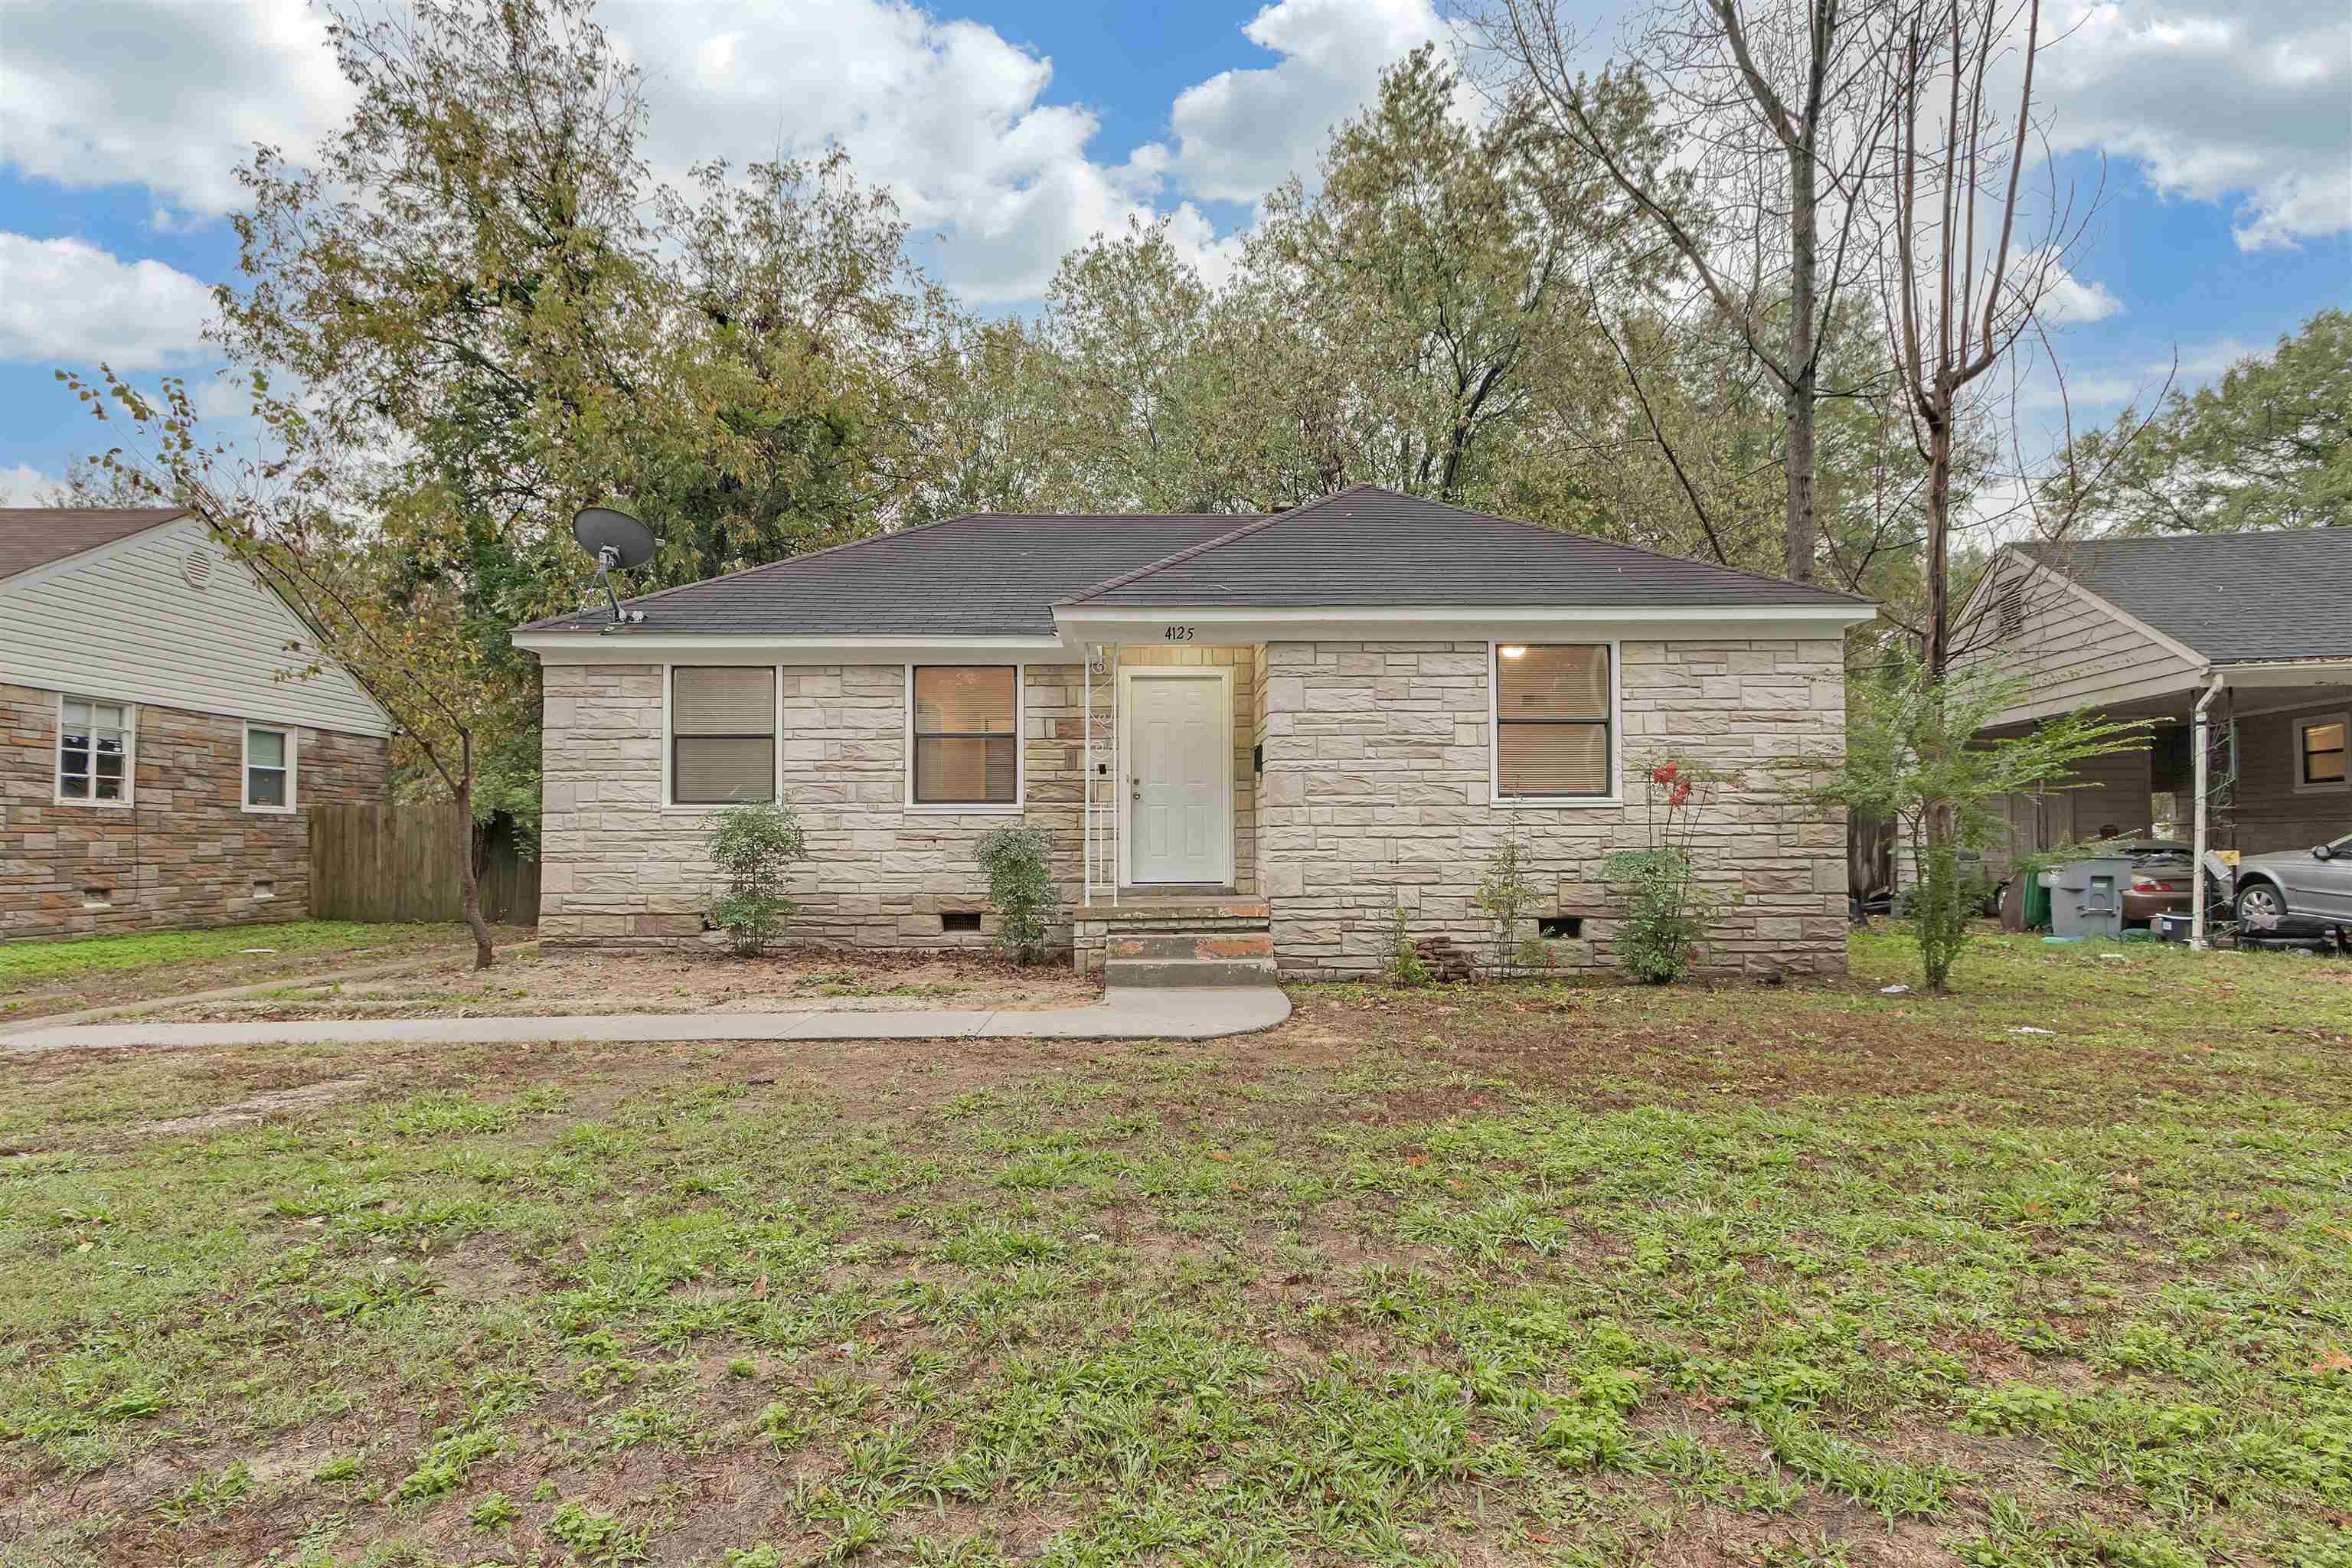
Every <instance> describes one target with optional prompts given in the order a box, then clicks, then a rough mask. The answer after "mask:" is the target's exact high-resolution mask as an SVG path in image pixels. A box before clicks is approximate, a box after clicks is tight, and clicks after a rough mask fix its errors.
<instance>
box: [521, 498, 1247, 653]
mask: <svg viewBox="0 0 2352 1568" xmlns="http://www.w3.org/2000/svg"><path fill="white" fill-rule="evenodd" d="M1248 521H1251V520H1250V519H1249V518H1246V517H1202V516H1196V515H1189V514H1176V515H1161V514H1151V513H1141V512H1129V513H1123V514H1116V513H1115V514H1111V515H1108V516H1089V515H1084V514H1079V513H1074V512H1055V513H1045V514H1039V515H1025V514H1021V513H1010V512H968V513H966V514H964V515H963V516H961V517H951V518H949V519H947V520H946V521H942V522H934V523H928V524H925V525H924V526H922V527H920V528H909V529H906V530H903V531H899V532H897V533H881V534H877V535H875V536H874V537H873V538H871V539H861V540H857V541H856V542H852V543H849V544H841V545H835V547H834V548H832V549H830V550H819V551H816V552H814V553H812V554H808V555H795V556H793V557H791V558H789V559H787V560H783V561H775V562H771V563H768V564H767V565H765V566H754V567H752V568H751V569H750V570H749V571H744V572H735V573H730V574H728V575H727V576H724V577H713V578H710V579H709V580H708V581H705V582H701V583H689V584H686V585H685V586H684V587H678V588H669V589H665V590H664V591H662V592H661V593H658V594H646V595H642V596H640V597H638V598H635V599H625V600H623V601H622V603H623V604H625V605H628V606H629V607H630V608H632V609H641V610H643V611H645V613H646V619H645V626H644V628H643V629H644V630H646V631H648V632H765V633H769V634H772V635H780V636H813V637H1052V636H1053V635H1054V602H1055V600H1056V599H1060V598H1065V597H1066V596H1068V595H1071V594H1074V593H1076V592H1077V591H1078V590H1079V589H1081V588H1085V587H1087V586H1088V585H1089V584H1095V583H1099V582H1101V581H1102V580H1103V579H1104V578H1106V577H1108V576H1111V575H1113V574H1118V573H1122V572H1129V571H1132V570H1133V569H1134V568H1136V567H1138V566H1142V565H1147V564H1149V563H1151V562H1154V561H1161V560H1165V559H1166V558H1167V557H1169V556H1171V555H1172V554H1174V553H1175V552H1178V551H1180V550H1182V549H1184V548H1186V547H1187V546H1188V545H1192V544H1197V543H1199V542H1202V540H1204V539H1214V538H1216V537H1218V536H1220V535H1222V534H1227V533H1231V532H1232V531H1234V530H1235V529H1236V528H1239V527H1241V526H1242V525H1243V524H1244V523H1246V522H1248ZM603 621H604V612H603V611H602V610H601V609H590V610H583V611H581V612H580V613H579V614H577V615H570V616H551V617H550V618H548V619H546V620H543V621H537V622H533V623H532V624H531V625H530V626H528V627H525V628H522V629H524V630H529V631H570V630H574V629H579V628H582V627H587V628H590V629H593V627H594V626H598V625H601V624H602V623H603Z"/></svg>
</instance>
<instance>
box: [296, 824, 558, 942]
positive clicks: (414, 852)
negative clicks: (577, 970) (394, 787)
mask: <svg viewBox="0 0 2352 1568" xmlns="http://www.w3.org/2000/svg"><path fill="white" fill-rule="evenodd" d="M309 816H310V918H311V919H312V920H321V921H455V920H463V919H464V918H465V915H466V907H465V903H466V900H465V894H464V893H463V891H461V890H460V889H459V888H458V886H457V854H456V852H455V850H454V849H453V848H452V847H451V845H450V838H451V837H452V836H451V834H450V831H449V808H448V807H447V806H446V805H314V806H311V807H310V811H309ZM480 881H481V887H482V918H483V919H485V920H487V921H491V922H492V923H494V924H498V925H537V924H538V923H539V862H538V861H537V860H526V859H524V858H522V856H521V854H520V852H519V851H518V849H517V847H516V844H515V835H514V831H513V826H512V825H511V824H510V823H509V822H508V820H507V819H506V818H505V817H504V816H500V817H499V818H498V819H497V820H496V821H495V822H493V823H492V824H491V826H490V830H489V833H488V844H487V845H486V846H485V848H484V853H483V861H482V871H481V878H480Z"/></svg>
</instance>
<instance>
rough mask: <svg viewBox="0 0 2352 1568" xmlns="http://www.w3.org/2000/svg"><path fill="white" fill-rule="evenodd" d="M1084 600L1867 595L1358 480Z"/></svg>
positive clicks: (1837, 600)
mask: <svg viewBox="0 0 2352 1568" xmlns="http://www.w3.org/2000/svg"><path fill="white" fill-rule="evenodd" d="M1072 602H1076V603H1082V604H1085V605H1089V606H1094V605H1101V606H1104V607H1106V608H1109V607H1115V606H1119V605H1135V606H1139V607H1150V606H1159V605H1199V606H1202V607H1203V608H1228V607H1230V608H1257V607H1267V608H1271V607H1276V606H1286V607H1294V608H1297V607H1305V606H1309V605H1314V606H1323V605H1330V606H1353V605H1365V606H1370V605H1415V606H1419V605H1446V606H1477V605H1579V606H1582V605H1599V606H1610V607H1613V606H1618V605H1623V606H1627V607H1641V606H1652V605H1851V604H1861V603H1864V602H1865V601H1863V600H1858V599H1856V598H1854V597H1853V595H1847V594H1839V593H1833V592H1832V591H1830V590H1829V589H1826V588H1811V587H1806V586H1802V585H1801V584H1795V583H1790V582H1787V581H1784V580H1783V579H1781V578H1779V577H1767V576H1764V575H1762V574H1759V573H1754V572H1741V571H1736V570H1734V569H1732V568H1730V567H1727V566H1717V565H1712V564H1710V563H1706V562H1704V561H1688V560H1685V559H1683V558H1682V557H1680V556H1676V555H1661V554H1658V553H1657V552H1654V551H1649V550H1642V549H1638V548H1636V547H1634V546H1633V545H1630V544H1616V543H1612V542H1610V541H1608V540H1605V539H1594V538H1591V536H1589V535H1586V534H1580V533H1563V532H1561V531H1559V530H1558V529H1552V528H1544V527H1541V526H1539V525H1538V524H1535V523H1531V522H1514V521H1510V520H1509V519H1507V518H1499V517H1489V516H1487V515H1486V513H1484V512H1476V511H1465V510H1463V509H1462V508H1460V507H1454V506H1447V505H1446V504H1445V503H1444V502H1443V501H1433V500H1423V498H1421V497H1419V496H1408V495H1401V494H1399V493H1398V492H1396V491H1395V490H1387V489H1379V488H1378V487H1376V486H1372V485H1356V486H1353V487H1351V488H1349V489H1344V490H1341V491H1340V492H1339V494H1338V495H1336V496H1332V497H1330V498H1328V500H1319V501H1316V502H1314V503H1312V504H1311V505H1308V506H1302V507H1299V508H1297V509H1296V510H1291V511H1283V512H1276V513H1275V514H1274V515H1273V516H1271V517H1267V518H1265V519H1262V520H1260V521H1257V522H1255V523H1253V524H1251V525H1250V526H1248V527H1246V528H1243V529H1240V530H1238V531H1234V532H1233V533H1231V534H1229V535H1228V536H1226V537H1225V538H1223V539H1218V540H1213V541H1209V542H1205V543H1203V544H1202V545H1200V546H1198V547H1196V548H1194V549H1192V550H1190V551H1187V552H1184V553H1183V554H1181V555H1179V556H1177V557H1176V558H1175V559H1173V560H1170V561H1166V562H1162V563H1159V564H1157V565H1154V566H1151V567H1150V568H1148V569H1146V570H1143V571H1139V572H1134V573H1130V574H1128V575H1126V576H1125V577H1121V578H1116V579H1113V580H1111V581H1109V582H1107V583H1104V584H1100V585H1098V586H1097V587H1094V588H1091V589H1089V590H1087V592H1086V593H1084V594H1080V595H1075V598H1074V600H1073V601H1072Z"/></svg>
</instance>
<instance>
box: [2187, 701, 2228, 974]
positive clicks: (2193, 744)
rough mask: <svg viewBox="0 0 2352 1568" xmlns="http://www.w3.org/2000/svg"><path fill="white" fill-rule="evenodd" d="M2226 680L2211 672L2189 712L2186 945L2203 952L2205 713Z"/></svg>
mask: <svg viewBox="0 0 2352 1568" xmlns="http://www.w3.org/2000/svg"><path fill="white" fill-rule="evenodd" d="M2224 679H2226V678H2225V677H2224V676H2223V675H2222V673H2221V671H2220V670H2218V669H2217V670H2214V671H2213V672H2212V682H2211V684H2210V685H2209V686H2207V687H2206V688H2205V694H2204V695H2203V696H2201V697H2200V698H2198V699H2197V707H2196V709H2195V710H2194V711H2193V712H2192V713H2191V714H2190V719H2191V725H2190V732H2189V749H2190V750H2191V751H2192V752H2194V753H2195V755H2194V757H2193V759H2192V764H2191V765H2192V766H2193V767H2194V768H2195V770H2196V777H2197V805H2196V812H2197V816H2196V818H2195V821H2194V823H2193V824H2192V826H2191V828H2190V847H2189V860H2190V872H2189V950H2190V951H2191V952H2204V951H2205V794H2206V786H2207V779H2208V777H2209V775H2210V773H2211V771H2212V769H2211V766H2210V763H2209V762H2208V761H2207V758H2206V752H2208V751H2209V750H2210V748H2211V745H2212V729H2213V726H2212V723H2211V721H2210V720H2208V719H2207V718H2206V716H2205V710H2206V707H2207V706H2208V705H2209V704H2210V703H2211V702H2212V700H2213V699H2215V698H2216V697H2219V696H2221V686H2222V683H2223V681H2224Z"/></svg>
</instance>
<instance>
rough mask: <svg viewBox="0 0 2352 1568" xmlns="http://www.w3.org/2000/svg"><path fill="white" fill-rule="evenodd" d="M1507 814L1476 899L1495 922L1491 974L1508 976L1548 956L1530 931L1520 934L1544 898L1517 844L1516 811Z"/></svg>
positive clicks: (1524, 852)
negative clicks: (1493, 960)
mask: <svg viewBox="0 0 2352 1568" xmlns="http://www.w3.org/2000/svg"><path fill="white" fill-rule="evenodd" d="M1506 816H1507V817H1508V818H1509V820H1508V823H1507V826H1506V828H1505V830H1504V831H1505V837H1504V839H1503V842H1502V844H1501V845H1500V847H1497V848H1496V851H1495V853H1494V854H1493V855H1491V856H1489V857H1488V858H1487V859H1486V876H1485V878H1484V879H1481V880H1480V882H1479V883H1478V892H1477V895H1476V900H1475V901H1476V903H1477V905H1478V907H1479V908H1480V909H1482V910H1486V918H1487V919H1488V920H1489V921H1493V922H1494V925H1495V937H1494V942H1495V964H1494V973H1495V974H1496V977H1497V978H1503V977H1507V976H1508V975H1510V974H1512V973H1515V972H1517V970H1519V969H1522V968H1525V967H1527V966H1528V964H1529V963H1530V962H1531V961H1533V962H1537V963H1548V962H1549V959H1550V954H1549V952H1548V951H1547V950H1546V949H1545V948H1544V946H1543V944H1542V943H1541V942H1538V941H1536V940H1535V938H1534V936H1533V934H1532V933H1530V934H1529V935H1527V936H1522V935H1520V934H1519V928H1520V927H1521V926H1523V925H1525V924H1526V923H1527V922H1528V921H1530V920H1533V919H1534V918H1535V912H1536V910H1537V908H1538V905H1540V904H1541V903H1542V902H1543V901H1544V898H1543V890H1542V889H1540V888H1538V886H1537V885H1536V881H1535V879H1534V877H1533V875H1532V874H1531V873H1530V870H1529V868H1528V855H1527V852H1526V851H1525V850H1523V849H1522V848H1520V847H1519V824H1518V818H1517V816H1516V815H1515V814H1509V813H1507V814H1506Z"/></svg>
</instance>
